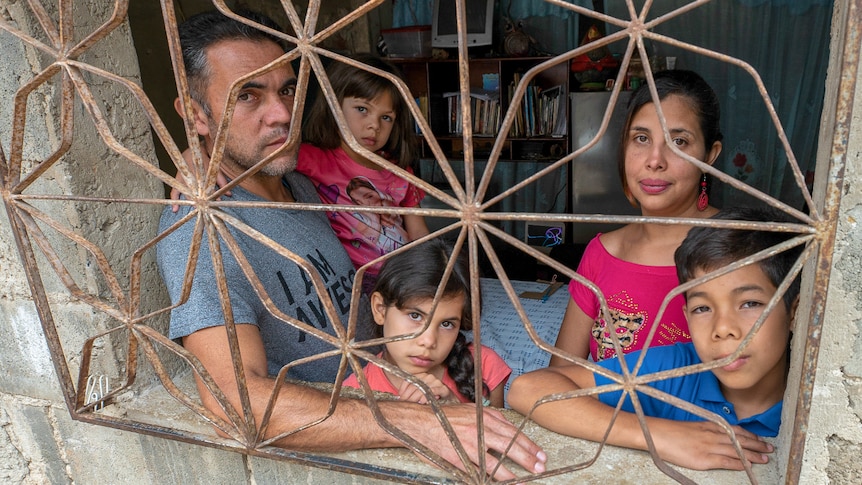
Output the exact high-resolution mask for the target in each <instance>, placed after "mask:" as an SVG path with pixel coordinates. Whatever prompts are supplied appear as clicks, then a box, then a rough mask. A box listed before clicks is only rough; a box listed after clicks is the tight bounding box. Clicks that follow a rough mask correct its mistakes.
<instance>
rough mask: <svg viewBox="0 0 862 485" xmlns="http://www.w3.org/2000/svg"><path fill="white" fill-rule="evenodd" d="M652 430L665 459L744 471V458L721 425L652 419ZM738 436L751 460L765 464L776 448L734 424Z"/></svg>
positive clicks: (695, 467) (702, 467)
mask: <svg viewBox="0 0 862 485" xmlns="http://www.w3.org/2000/svg"><path fill="white" fill-rule="evenodd" d="M648 424H649V429H650V433H651V435H652V437H653V440H654V442H655V446H656V449H657V450H658V453H659V456H661V457H662V459H664V460H666V461H668V462H670V463H673V464H675V465H680V466H684V467H686V468H691V469H693V470H709V469H713V468H723V469H728V470H743V469H744V466H743V464H742V460H741V459H740V457H739V455H738V454H737V452H736V449H735V448H734V447H733V444H732V443H731V441H730V436H728V434H727V432H726V431H725V430H724V429H723V428H721V427H720V426H719V425H717V424H715V423H712V422H710V421H696V422H691V421H669V420H664V419H660V420H650V421H649V423H648ZM733 431H734V433H735V434H736V439H737V441H739V444H740V446H741V447H742V451H743V454H744V455H745V458H746V459H748V461H750V462H751V463H766V462H768V461H769V457H768V456H767V455H766V453H772V452H773V450H774V447H773V446H772V445H771V444H770V443H767V442H765V441H763V440H762V439H761V438H760V437H758V436H757V435H755V434H753V433H751V432H749V431H746V430H744V429H742V428H740V427H739V426H734V427H733Z"/></svg>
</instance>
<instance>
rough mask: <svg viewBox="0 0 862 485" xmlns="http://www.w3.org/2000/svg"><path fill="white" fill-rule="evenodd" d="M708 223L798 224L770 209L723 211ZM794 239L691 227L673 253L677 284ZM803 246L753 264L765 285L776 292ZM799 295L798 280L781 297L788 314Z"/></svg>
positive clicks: (766, 233) (782, 234)
mask: <svg viewBox="0 0 862 485" xmlns="http://www.w3.org/2000/svg"><path fill="white" fill-rule="evenodd" d="M712 219H721V220H738V221H753V222H783V223H793V222H799V221H797V220H795V219H793V218H791V217H790V216H788V215H787V214H785V213H784V212H781V211H778V210H776V209H772V208H751V207H738V208H731V209H725V210H722V211H720V212H719V213H718V214H716V215H714V216H713V217H712ZM795 236H797V234H796V233H792V232H774V231H760V230H751V229H730V228H719V227H695V228H693V229H692V230H690V231H689V232H688V235H687V236H686V237H685V239H684V240H683V242H682V244H680V246H679V248H677V250H676V252H675V253H674V262H675V263H676V271H677V276H678V277H679V282H680V284H682V283H686V282H688V281H691V280H693V279H694V278H695V276H694V274H695V272H697V271H702V272H709V271H713V270H716V269H718V268H721V267H722V266H726V265H728V264H730V263H733V262H734V261H738V260H740V259H743V258H746V257H748V256H751V255H753V254H755V253H758V252H760V251H763V250H764V249H768V248H770V247H772V246H775V245H776V244H780V243H782V242H784V241H787V240H788V239H792V238H793V237H795ZM802 249H803V246H802V245H800V246H796V247H794V248H792V249H788V250H786V251H782V252H781V253H778V254H776V255H775V256H771V257H769V258H766V259H763V260H761V261H759V262H758V263H757V264H759V265H760V268H761V269H762V270H763V272H764V274H766V277H767V278H769V281H770V282H771V283H772V284H773V285H775V287H776V288H777V287H778V286H779V285H780V284H781V281H782V280H784V277H785V276H787V273H788V272H789V271H790V268H791V267H793V264H794V263H795V262H796V259H797V258H799V255H800V254H801V253H802ZM798 295H799V278H798V277H797V278H795V279H794V281H793V283H792V284H791V285H790V287H788V288H787V291H786V292H785V293H784V304H785V306H786V307H787V309H788V311H789V310H790V309H791V308H792V307H793V302H794V301H796V297H797V296H798Z"/></svg>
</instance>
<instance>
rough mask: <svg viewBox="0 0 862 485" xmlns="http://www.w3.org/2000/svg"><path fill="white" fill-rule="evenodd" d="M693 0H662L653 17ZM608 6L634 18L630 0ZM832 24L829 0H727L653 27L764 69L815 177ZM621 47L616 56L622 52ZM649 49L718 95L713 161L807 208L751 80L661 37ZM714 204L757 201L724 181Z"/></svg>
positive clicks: (802, 161)
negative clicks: (718, 131) (718, 145)
mask: <svg viewBox="0 0 862 485" xmlns="http://www.w3.org/2000/svg"><path fill="white" fill-rule="evenodd" d="M639 3H643V2H639ZM686 3H688V2H684V1H681V0H656V1H655V2H654V3H653V9H652V10H651V12H650V15H648V18H650V19H652V18H656V17H658V16H660V15H663V14H664V13H667V12H669V11H671V10H673V9H675V8H677V7H680V6H682V5H685V4H686ZM605 6H606V10H607V13H608V14H609V15H612V16H615V17H618V18H628V10H627V9H626V8H625V5H624V2H616V1H613V2H611V1H607V2H605ZM831 20H832V1H831V0H792V1H791V0H733V1H727V0H725V1H714V2H711V3H709V4H707V5H704V6H701V7H699V8H697V9H694V10H692V11H690V12H688V13H685V14H683V15H681V16H680V17H677V18H676V19H673V20H671V21H668V22H666V23H664V24H662V25H661V26H659V27H657V28H656V29H654V31H655V32H657V33H660V34H664V35H667V36H669V37H674V38H676V39H678V40H681V41H684V42H687V43H690V44H693V45H696V46H699V47H704V48H707V49H710V50H713V51H716V52H719V53H722V54H727V55H730V56H733V57H736V58H739V59H741V60H743V61H745V62H747V63H749V64H751V65H752V66H753V67H754V68H755V69H756V70H757V72H758V73H760V76H761V78H762V80H763V82H764V85H765V86H766V89H767V91H768V92H769V96H770V98H771V100H772V103H773V105H774V106H775V110H776V114H777V115H778V118H779V119H780V121H781V124H782V126H783V127H784V131H785V133H786V134H787V137H788V140H789V142H790V146H791V148H792V151H793V154H794V156H795V157H796V160H797V163H798V164H799V166H800V169H801V170H802V173H803V174H805V176H806V179H807V180H808V181H809V183H810V182H811V181H812V180H813V171H814V164H815V156H816V152H817V143H818V138H817V137H818V134H819V130H820V115H821V110H822V107H823V98H824V84H825V80H826V66H827V63H828V60H829V40H830V39H829V33H830V28H831ZM609 31H611V28H610V27H609ZM616 47H617V51H618V52H621V51H622V49H624V48H625V46H624V45H620V46H616ZM647 50H648V51H650V54H651V56H652V55H654V56H656V57H657V58H659V59H662V58H666V57H676V59H677V60H676V67H677V68H678V69H691V70H694V71H697V72H698V73H700V74H701V75H702V76H703V77H704V79H706V80H707V81H708V82H709V83H710V84H711V85H712V87H713V88H714V89H715V91H716V93H717V94H718V96H719V98H720V100H721V109H722V122H721V128H722V132H723V133H724V147H723V150H722V155H721V157H720V158H719V161H718V162H717V164H716V167H717V168H719V169H721V170H722V171H724V172H725V173H728V174H731V175H733V176H734V177H736V178H737V179H739V180H743V181H744V182H746V183H747V184H749V185H751V186H753V187H755V188H757V189H759V190H761V191H763V192H765V193H767V194H769V195H771V196H773V197H775V198H777V199H779V200H781V201H783V202H785V203H788V204H789V205H791V206H794V207H797V208H799V209H802V208H803V199H802V196H801V191H800V189H799V188H798V187H797V185H796V183H795V181H794V179H793V175H792V173H791V171H790V168H789V165H788V161H787V156H786V153H785V151H784V149H783V147H782V146H781V143H780V140H779V138H778V132H777V130H776V128H775V127H774V125H773V123H772V121H771V119H770V117H769V114H768V111H767V110H766V105H765V103H764V101H763V98H762V97H761V95H760V93H759V92H758V91H757V87H756V85H755V83H754V82H753V81H752V79H751V76H750V75H749V74H748V73H746V72H745V71H743V70H742V69H740V68H737V67H735V66H732V65H730V64H727V63H722V62H718V61H716V60H713V59H710V58H707V57H705V56H701V55H698V54H694V53H692V52H689V51H684V50H680V49H676V48H672V47H670V46H669V45H666V44H661V43H658V42H654V43H651V44H648V45H647ZM659 64H660V63H659ZM659 67H662V66H659ZM827 142H828V141H827ZM712 200H713V201H714V202H715V205H717V206H718V207H729V206H733V205H747V204H752V203H754V201H752V200H751V198H750V197H749V196H747V195H745V194H742V193H740V192H739V191H737V190H735V189H731V188H729V187H727V186H722V185H721V184H716V186H715V187H713V191H712Z"/></svg>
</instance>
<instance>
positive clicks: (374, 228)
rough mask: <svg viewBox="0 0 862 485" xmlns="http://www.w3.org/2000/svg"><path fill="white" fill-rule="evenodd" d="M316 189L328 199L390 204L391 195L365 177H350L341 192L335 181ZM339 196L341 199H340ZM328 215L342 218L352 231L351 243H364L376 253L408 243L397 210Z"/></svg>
mask: <svg viewBox="0 0 862 485" xmlns="http://www.w3.org/2000/svg"><path fill="white" fill-rule="evenodd" d="M317 190H318V193H319V194H320V195H321V197H322V198H325V199H328V200H327V202H330V203H333V204H342V205H366V206H378V207H392V206H394V205H395V203H394V199H393V198H392V197H391V196H389V195H387V193H386V191H385V190H380V189H378V188H377V186H375V185H374V183H373V182H371V180H369V179H368V178H367V177H363V176H359V177H353V178H352V179H350V182H348V184H347V186H346V187H345V192H346V193H345V194H341V193H340V191H339V189H338V187H337V186H334V185H326V186H324V185H322V184H321V185H318V187H317ZM339 199H340V200H339ZM330 217H332V218H333V219H337V218H341V219H342V223H343V224H344V225H345V226H347V227H349V228H350V232H351V233H352V234H353V235H354V239H353V241H352V242H351V244H352V245H353V247H355V248H357V249H358V248H360V247H361V246H362V245H363V244H366V245H369V246H371V247H373V248H375V249H376V252H377V253H378V254H381V255H382V254H386V253H389V252H392V251H393V250H395V249H398V248H399V247H401V246H403V245H404V244H406V243H407V231H406V230H405V229H404V223H403V221H402V219H401V216H400V215H398V214H374V213H371V212H362V213H360V212H333V213H331V215H330Z"/></svg>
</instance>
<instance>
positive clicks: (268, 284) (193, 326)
mask: <svg viewBox="0 0 862 485" xmlns="http://www.w3.org/2000/svg"><path fill="white" fill-rule="evenodd" d="M284 180H285V183H286V184H287V185H288V187H289V188H290V189H291V191H292V193H293V196H294V198H295V199H296V200H297V201H298V202H306V203H319V202H320V199H319V198H318V196H317V193H316V192H315V190H314V187H313V186H312V184H311V182H310V181H309V180H308V179H307V178H306V177H305V176H303V175H301V174H298V173H290V174H287V175H286V176H285V179H284ZM231 192H232V196H231V197H226V198H224V199H223V200H226V201H236V202H242V201H255V202H263V201H264V200H263V199H261V198H260V197H257V196H256V195H253V194H251V193H250V192H248V191H246V190H244V189H242V188H240V187H235V188H233V189H232V191H231ZM222 210H223V211H224V212H225V213H226V214H230V215H232V216H234V217H236V218H238V219H240V220H242V221H243V223H245V224H246V225H248V226H250V227H252V228H254V229H255V230H257V231H259V232H260V233H262V234H264V235H265V236H267V237H269V238H270V239H272V240H273V241H275V242H276V243H278V244H280V245H281V246H283V247H284V248H286V249H287V250H289V251H291V252H293V253H295V254H296V255H298V256H300V257H302V258H304V259H305V260H306V261H308V262H310V263H311V264H312V266H314V268H316V269H317V271H318V272H319V273H320V277H321V279H322V280H323V283H324V285H325V286H326V290H327V291H328V293H329V295H330V296H331V298H332V301H333V304H334V306H335V309H336V311H337V312H338V313H339V317H340V319H341V321H342V322H343V323H344V324H345V328H346V323H347V315H348V312H349V308H350V292H351V287H352V284H353V277H354V274H355V273H356V271H355V269H354V267H353V264H352V263H351V261H350V258H349V257H348V256H347V253H346V252H345V251H344V248H343V247H342V246H341V243H340V242H339V241H338V238H337V237H336V236H335V233H334V232H333V231H332V228H331V227H330V225H329V222H328V221H327V219H326V214H325V213H324V212H317V211H302V210H291V209H289V208H279V209H269V208H248V207H223V208H222ZM190 211H191V208H190V207H189V206H181V207H180V210H179V211H178V212H177V213H176V214H174V213H173V212H171V209H170V207H167V208H166V209H165V210H164V212H163V213H162V217H161V221H160V223H159V233H160V234H161V233H163V232H164V231H166V230H167V229H168V228H170V227H171V225H173V224H174V223H176V222H177V221H179V220H180V219H182V218H183V217H184V216H186V215H187V214H188V213H189V212H190ZM196 220H197V219H196V218H193V219H191V220H189V221H187V222H186V223H185V224H183V225H182V226H181V227H179V228H178V229H177V230H175V231H174V232H173V233H171V234H170V235H168V236H167V237H166V238H165V239H163V240H162V241H160V242H159V243H158V245H157V251H156V252H157V257H158V264H159V270H160V272H161V274H162V279H163V280H164V281H165V284H166V285H167V288H168V292H169V294H170V296H171V301H172V302H174V303H176V302H177V301H178V300H179V299H180V297H181V294H182V286H183V279H184V277H185V268H186V262H187V260H188V257H189V248H190V246H191V241H192V237H193V233H194V226H195V221H196ZM227 227H229V229H230V233H231V234H232V235H233V237H234V238H235V239H236V241H237V245H238V246H239V247H240V249H241V251H242V254H243V255H244V256H245V257H246V258H247V259H248V261H249V263H250V265H251V267H252V268H253V270H254V272H255V274H256V275H257V277H258V278H259V279H260V281H261V284H262V286H263V288H264V289H265V291H266V293H267V295H266V296H268V297H269V298H270V299H272V303H273V304H274V305H275V307H276V308H278V309H279V310H280V311H282V312H284V313H285V314H287V315H289V316H292V317H295V318H296V319H298V320H300V321H302V322H305V323H307V324H309V325H311V326H313V327H315V328H317V329H321V330H323V331H324V332H326V333H328V334H330V335H335V331H334V329H333V326H332V323H331V322H329V321H328V319H327V318H326V314H325V312H324V307H323V304H322V302H321V301H320V299H319V298H318V296H317V293H316V291H315V289H314V287H313V285H312V283H311V279H310V278H309V276H308V275H307V274H306V273H305V272H304V271H302V270H301V269H300V267H299V266H297V265H296V264H295V263H293V262H292V261H291V260H290V259H288V258H286V257H283V256H281V255H279V254H278V253H276V252H275V251H273V250H272V249H270V248H268V247H267V246H265V245H264V244H263V243H260V242H257V241H255V240H254V239H252V238H251V237H249V236H247V235H246V234H244V233H243V232H241V231H240V230H238V229H237V228H235V227H233V226H231V225H230V224H229V223H228V224H227ZM221 251H222V257H223V259H224V266H225V268H224V271H225V275H226V279H227V282H228V288H229V290H230V296H231V302H232V308H233V317H234V322H236V323H237V324H240V323H251V324H254V325H257V327H258V328H259V330H260V334H261V338H262V340H263V345H264V349H265V351H266V358H267V364H268V371H269V373H270V374H271V375H275V374H277V373H278V371H279V370H280V369H281V368H282V367H283V366H284V365H286V364H288V363H290V362H292V361H294V360H296V359H300V358H304V357H308V356H312V355H315V354H318V353H321V352H326V351H329V350H333V348H334V347H333V346H332V345H331V344H329V343H327V342H325V341H323V340H321V339H320V338H317V337H315V336H314V335H311V334H309V333H307V332H304V331H303V330H301V329H298V328H296V327H294V326H293V325H291V324H289V323H286V322H284V321H282V320H279V319H278V318H276V316H275V315H273V314H272V313H271V312H270V311H269V310H267V308H266V307H265V306H264V303H263V300H262V298H263V297H264V296H263V295H261V296H258V295H257V293H256V292H255V291H254V288H253V287H252V285H251V283H249V280H248V278H247V277H246V276H245V274H244V273H243V271H242V269H241V268H240V266H239V264H238V263H237V261H236V259H235V258H234V257H233V255H232V254H231V252H230V250H229V249H228V247H227V245H226V244H225V242H224V241H223V240H222V243H221ZM214 275H215V273H214V271H213V261H212V258H211V256H210V251H209V245H208V244H207V235H206V232H204V233H203V237H202V240H201V248H200V252H199V254H198V259H197V268H196V270H195V275H194V282H193V284H192V288H191V293H190V294H189V298H188V301H187V302H185V303H184V304H182V305H180V306H178V307H177V308H174V309H173V310H172V311H171V325H170V335H169V336H170V338H172V339H175V338H180V337H184V336H186V335H189V334H191V333H193V332H195V331H197V330H200V329H203V328H208V327H213V326H218V325H223V324H224V322H225V317H224V314H223V312H222V309H221V304H220V302H219V294H218V289H217V285H216V281H215V276H214ZM365 305H367V303H365V304H363V306H362V307H361V309H362V308H365ZM362 313H364V312H363V311H360V315H361V314H362ZM360 320H361V321H366V320H367V318H362V317H360ZM358 327H359V329H360V330H357V333H358V335H357V337H356V338H357V340H364V339H366V338H368V337H370V328H368V325H367V324H360V325H358ZM229 358H230V356H228V355H226V356H225V359H229ZM338 362H339V358H338V356H335V357H329V358H326V359H323V360H316V361H313V362H311V363H307V364H303V365H301V366H297V367H293V368H291V369H290V370H289V372H288V376H290V377H293V378H296V379H301V380H305V381H313V382H326V381H328V382H332V381H333V380H334V379H335V374H336V372H337V369H338Z"/></svg>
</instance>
